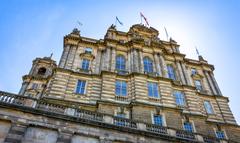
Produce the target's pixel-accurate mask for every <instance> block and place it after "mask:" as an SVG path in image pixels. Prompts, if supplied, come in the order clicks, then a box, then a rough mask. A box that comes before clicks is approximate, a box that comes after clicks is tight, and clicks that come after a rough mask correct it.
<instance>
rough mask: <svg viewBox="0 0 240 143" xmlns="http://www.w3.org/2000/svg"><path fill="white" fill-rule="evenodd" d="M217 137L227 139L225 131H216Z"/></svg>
mask: <svg viewBox="0 0 240 143" xmlns="http://www.w3.org/2000/svg"><path fill="white" fill-rule="evenodd" d="M216 137H217V138H218V139H225V134H224V132H223V131H216Z"/></svg>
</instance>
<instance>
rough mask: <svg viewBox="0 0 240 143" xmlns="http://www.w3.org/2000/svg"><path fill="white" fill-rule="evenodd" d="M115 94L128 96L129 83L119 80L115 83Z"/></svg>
mask: <svg viewBox="0 0 240 143" xmlns="http://www.w3.org/2000/svg"><path fill="white" fill-rule="evenodd" d="M115 94H116V95H117V96H127V83H126V81H120V80H117V81H116V83H115Z"/></svg>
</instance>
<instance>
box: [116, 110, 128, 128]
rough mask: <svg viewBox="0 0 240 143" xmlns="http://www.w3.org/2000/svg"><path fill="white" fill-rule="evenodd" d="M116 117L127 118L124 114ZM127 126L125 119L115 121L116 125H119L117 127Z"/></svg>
mask: <svg viewBox="0 0 240 143" xmlns="http://www.w3.org/2000/svg"><path fill="white" fill-rule="evenodd" d="M116 117H119V118H126V114H124V113H118V114H117V115H116ZM126 124H127V123H126V122H125V120H124V119H118V120H116V121H115V125H117V126H126Z"/></svg>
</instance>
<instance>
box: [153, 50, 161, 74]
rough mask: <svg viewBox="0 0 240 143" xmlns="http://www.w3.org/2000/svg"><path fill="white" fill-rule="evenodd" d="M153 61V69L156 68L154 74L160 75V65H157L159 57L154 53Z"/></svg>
mask: <svg viewBox="0 0 240 143" xmlns="http://www.w3.org/2000/svg"><path fill="white" fill-rule="evenodd" d="M154 61H155V65H156V66H155V67H156V73H157V74H158V75H161V71H160V63H159V57H158V55H157V53H154Z"/></svg>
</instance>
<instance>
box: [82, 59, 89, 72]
mask: <svg viewBox="0 0 240 143" xmlns="http://www.w3.org/2000/svg"><path fill="white" fill-rule="evenodd" d="M89 62H90V61H89V60H88V59H83V60H82V69H84V70H88V68H89Z"/></svg>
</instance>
